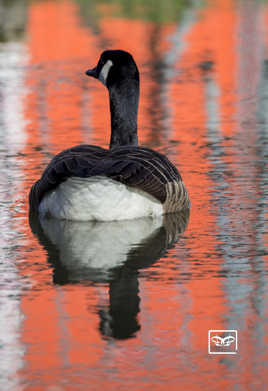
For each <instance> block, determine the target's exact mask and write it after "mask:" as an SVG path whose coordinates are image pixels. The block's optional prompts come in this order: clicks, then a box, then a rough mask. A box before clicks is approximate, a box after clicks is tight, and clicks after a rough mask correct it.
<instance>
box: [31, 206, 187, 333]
mask: <svg viewBox="0 0 268 391" xmlns="http://www.w3.org/2000/svg"><path fill="white" fill-rule="evenodd" d="M188 219H189V211H185V212H184V213H180V214H170V215H166V216H164V217H163V223H162V217H161V218H160V220H159V219H150V218H146V219H137V220H131V221H125V222H112V223H111V222H110V223H97V222H88V223H83V222H80V223H79V222H68V221H60V220H53V219H49V220H43V221H42V222H41V224H40V222H39V220H38V218H37V216H35V215H32V216H30V218H29V222H30V226H31V229H32V232H33V233H34V234H35V235H36V236H37V237H38V239H39V242H40V244H41V245H42V246H43V247H44V248H45V250H46V251H47V254H48V262H49V263H50V264H51V265H52V267H53V282H54V283H55V284H60V285H63V284H70V283H86V284H96V283H108V284H109V306H108V307H107V308H105V307H103V306H102V307H100V308H99V309H98V313H99V316H100V331H101V333H102V335H103V336H104V337H113V338H117V339H125V338H130V337H132V336H134V334H135V333H136V332H137V331H138V330H139V329H140V325H139V324H138V320H137V314H138V312H139V311H140V309H139V303H140V297H139V288H138V275H139V270H140V269H143V268H148V267H150V266H152V264H154V263H155V262H156V261H157V260H158V259H159V258H160V257H162V256H163V255H165V254H166V252H167V251H168V249H170V248H172V247H174V245H175V243H176V242H177V240H178V238H179V235H180V234H181V233H182V232H183V231H184V230H185V228H186V226H187V223H188ZM106 243H107V246H108V247H107V248H105V244H106ZM102 251H103V253H102ZM107 257H108V258H107ZM101 263H102V265H101Z"/></svg>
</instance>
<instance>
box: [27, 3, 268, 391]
mask: <svg viewBox="0 0 268 391" xmlns="http://www.w3.org/2000/svg"><path fill="white" fill-rule="evenodd" d="M104 10H105V8H104ZM236 12H237V11H236V8H235V6H234V3H233V2H232V1H231V0H228V1H224V0H218V1H215V2H213V4H211V5H210V6H209V7H207V8H204V9H203V10H201V11H194V13H195V17H194V18H193V20H192V21H191V22H190V23H189V25H188V30H187V32H186V33H185V36H183V40H184V44H185V45H184V47H183V49H182V50H181V52H180V54H179V55H178V58H176V59H175V63H174V73H173V75H172V77H171V78H167V80H165V83H164V85H165V88H166V89H165V94H164V102H163V101H161V99H159V101H155V100H154V99H153V98H154V96H155V95H157V94H158V95H160V92H163V91H162V89H163V86H162V85H161V83H159V82H158V80H157V78H156V77H155V75H156V73H155V72H156V69H155V68H154V65H155V64H154V63H155V59H156V58H157V59H158V60H161V59H163V58H164V59H165V58H167V55H168V53H169V52H170V51H172V50H175V49H176V48H174V47H172V45H173V43H171V41H170V40H169V37H170V36H171V35H172V34H175V32H176V29H177V27H178V26H176V24H172V23H170V24H163V25H161V27H159V25H158V24H156V23H153V22H148V21H146V20H129V19H124V18H111V17H110V16H109V17H105V15H104V17H103V18H101V19H100V22H99V26H98V27H99V31H98V33H97V34H96V33H94V32H93V31H92V30H91V29H90V28H86V27H81V26H82V22H81V20H80V19H79V16H78V7H77V5H75V3H73V2H71V1H62V2H52V1H50V2H35V3H33V4H31V5H30V7H29V13H28V26H27V33H28V36H29V39H28V42H27V44H28V51H29V54H30V59H29V71H28V77H27V88H28V91H29V93H28V95H27V100H26V102H25V117H26V119H27V121H28V125H27V132H28V143H27V145H26V147H25V150H24V151H23V152H24V153H25V155H26V156H27V159H25V162H24V163H25V164H24V169H25V183H24V189H25V192H28V190H29V188H30V185H31V184H32V183H33V181H35V180H36V179H37V178H38V176H39V175H40V173H41V172H42V169H43V168H44V167H45V165H46V164H47V163H48V161H49V160H50V158H51V155H52V154H54V153H57V152H59V151H60V150H62V149H64V148H67V147H70V146H72V145H75V144H78V143H81V142H90V143H97V144H100V145H103V146H107V144H108V142H109V107H108V96H107V92H106V91H105V90H104V88H103V86H102V85H100V83H98V82H97V81H96V80H88V79H87V78H86V76H85V75H84V71H85V70H86V69H87V68H88V67H93V66H95V65H96V62H97V60H98V57H99V54H100V52H101V51H102V50H103V49H104V47H103V46H104V42H109V44H110V45H111V47H112V48H122V49H125V50H129V51H130V52H131V53H132V54H133V56H134V58H135V60H136V62H137V64H138V66H139V68H140V70H141V83H142V84H141V102H140V104H141V107H140V112H139V128H140V129H141V132H140V140H141V142H142V143H143V144H146V145H148V146H152V147H157V148H161V147H164V148H166V149H167V151H168V152H167V154H168V156H169V157H170V159H172V160H173V161H174V162H175V163H176V165H177V166H178V168H179V169H180V171H181V173H182V176H183V178H184V181H185V183H186V185H187V187H188V189H189V192H190V195H191V200H192V210H191V220H190V224H189V228H188V230H187V231H186V233H185V235H186V238H184V239H182V244H181V245H178V246H177V247H176V248H174V249H172V250H171V251H170V252H169V253H168V255H167V257H163V258H161V259H160V261H159V262H158V263H157V267H155V265H154V266H152V268H151V269H150V268H149V269H147V271H148V273H149V272H150V271H152V272H154V273H155V274H156V275H157V273H158V274H159V276H160V277H161V278H160V277H159V280H157V279H156V280H153V279H152V280H151V279H149V278H148V279H146V278H140V279H139V297H140V299H141V302H140V312H139V314H138V323H139V324H140V325H141V329H140V331H139V332H138V333H137V334H136V338H130V339H127V340H124V341H115V340H111V339H107V340H106V339H105V338H102V337H101V334H100V316H99V313H100V309H103V308H106V307H107V302H108V288H107V284H103V285H100V286H97V287H96V286H85V285H79V284H77V285H73V286H70V285H66V286H59V285H56V284H55V285H54V284H53V277H54V276H53V270H52V267H51V265H50V263H49V262H51V260H48V259H47V256H46V253H45V251H44V250H43V248H42V246H39V245H38V244H36V239H35V238H34V237H33V235H32V234H31V233H30V229H28V228H27V229H25V228H24V227H21V229H22V230H23V231H24V232H25V234H26V235H27V247H30V248H32V249H33V250H32V253H31V255H30V256H29V253H28V252H27V248H25V251H24V253H23V254H22V256H23V257H25V258H27V257H29V264H28V265H27V271H26V273H29V274H30V275H31V276H32V280H33V289H32V290H29V291H28V292H27V294H26V295H24V296H23V297H22V302H21V308H22V311H23V313H24V314H25V320H24V327H23V333H22V336H21V338H22V341H23V342H24V343H25V345H26V347H27V351H26V353H25V356H24V360H25V363H26V364H25V368H24V370H23V371H22V374H23V376H24V378H25V382H26V383H27V391H30V390H35V391H38V390H44V389H46V387H48V386H52V385H61V387H62V389H64V390H76V389H87V388H88V387H89V388H90V389H93V390H99V389H100V388H102V387H103V388H107V389H111V390H112V389H114V388H116V387H121V388H122V385H124V387H125V386H126V387H127V388H128V389H130V390H136V389H137V388H138V389H142V390H147V389H151V387H152V385H153V387H154V389H156V390H159V391H162V390H164V389H166V387H168V388H169V389H170V390H174V391H175V390H176V391H177V390H178V389H180V388H183V389H189V390H191V389H194V390H201V389H203V388H204V385H208V387H209V389H214V387H215V382H216V383H217V390H227V389H230V388H231V387H232V386H233V385H234V384H240V385H243V386H246V387H248V385H250V384H253V383H254V381H255V380H254V376H256V373H255V372H254V369H252V363H251V362H250V360H245V358H244V357H245V355H247V354H249V355H250V354H254V341H251V340H250V333H249V331H248V330H246V331H244V330H240V332H241V334H242V333H243V338H242V340H243V345H242V346H241V354H242V355H243V356H242V355H241V357H242V358H241V357H240V358H239V357H236V358H235V357H232V358H230V357H229V358H228V360H236V362H237V364H232V363H233V361H229V362H227V361H226V362H227V364H222V358H221V357H210V356H208V354H207V332H208V330H209V329H221V328H224V327H225V324H226V318H228V313H229V312H231V310H233V311H234V308H232V303H231V300H230V297H229V296H228V295H229V291H228V289H230V287H229V286H228V281H227V283H226V281H225V280H223V279H222V278H221V277H220V272H221V269H222V267H223V265H224V262H225V261H226V259H225V256H226V253H227V252H228V250H226V249H225V248H224V247H221V246H223V242H222V240H221V239H220V238H218V237H217V235H216V234H215V233H216V232H217V233H221V234H222V232H223V231H224V227H223V226H222V225H221V221H220V207H218V209H217V207H216V206H215V203H213V200H214V198H213V194H212V191H211V189H214V190H215V188H216V186H217V183H216V180H215V179H214V178H213V177H212V176H211V175H208V173H209V172H210V171H213V170H214V169H216V168H217V163H215V161H214V160H212V159H211V153H212V149H211V146H210V144H211V139H210V134H209V129H208V128H209V126H208V123H209V121H210V116H213V115H214V114H215V113H214V112H212V111H209V110H210V109H209V108H208V105H207V100H208V99H207V94H210V90H209V88H210V86H213V85H216V86H217V88H218V90H219V91H220V93H219V95H218V96H217V98H216V99H215V101H217V105H218V106H217V110H218V111H217V112H218V113H219V115H220V120H219V121H220V123H218V124H217V126H218V128H219V127H220V132H219V133H220V134H219V135H217V137H218V138H219V139H220V146H221V147H222V148H223V149H224V148H225V149H228V151H230V153H229V154H225V155H224V156H222V158H221V159H222V162H223V163H225V164H227V165H228V167H229V170H230V171H232V172H235V173H237V172H239V170H240V169H241V166H240V163H239V159H240V157H241V156H240V155H237V154H236V148H237V144H236V143H237V141H235V139H232V140H231V139H230V138H231V137H235V136H236V134H237V133H238V132H239V126H237V124H236V123H235V120H234V118H235V116H236V114H237V111H236V110H237V109H236V108H235V103H237V102H236V99H237V96H236V95H235V91H236V88H237V79H236V73H237V69H238V60H237V54H236V46H235V45H236V41H235V38H234V35H235V32H236V28H237V24H238V21H237V14H236ZM48 26H49V28H48ZM179 27H180V26H179ZM209 61H212V62H213V63H212V68H211V69H208V71H207V70H206V69H204V68H206V62H209ZM209 83H210V84H209ZM213 83H214V84H213ZM156 103H157V104H156ZM158 105H159V112H160V113H161V115H162V114H163V116H164V114H165V113H166V106H168V108H169V126H168V129H164V130H162V129H161V131H159V132H155V121H159V124H161V123H163V122H164V120H163V119H162V118H161V119H159V118H158V117H157V110H156V107H155V106H157V108H158ZM161 121H162V122H161ZM157 123H158V122H157ZM226 136H227V138H226ZM254 137H255V136H254V135H253V139H252V140H251V142H254V141H255V140H254ZM169 140H173V142H174V143H173V144H172V145H171V144H169ZM251 152H252V151H251ZM255 152H256V151H255ZM255 152H254V151H253V152H252V156H251V158H252V159H255V158H256V156H255V155H254V154H255ZM234 156H235V157H236V158H237V161H236V160H235V159H234ZM254 175H255V171H254V170H253V171H252V173H251V177H253V176H254ZM228 186H229V190H230V193H233V194H241V191H240V190H241V187H240V186H241V183H240V182H239V177H238V175H237V174H235V175H234V177H232V178H231V179H230V180H229V181H228ZM242 198H243V200H242V201H243V205H244V206H245V208H246V207H247V205H248V207H249V208H250V207H251V205H252V202H255V201H251V200H250V198H249V197H247V194H245V193H242ZM240 200H241V199H240V198H239V199H238V200H235V202H234V206H237V204H238V203H239V202H240ZM25 213H26V206H25ZM247 217H248V214H247V213H246V212H245V210H244V211H241V212H239V215H238V217H236V218H233V213H232V211H229V214H227V220H228V222H229V223H230V221H231V223H230V225H231V224H234V226H236V225H237V226H240V225H239V224H240V220H239V219H244V220H246V219H247ZM251 217H252V219H253V220H254V216H251ZM245 230H249V233H250V234H252V235H255V231H254V229H252V230H251V228H248V227H247V228H245ZM266 239H267V238H266ZM266 242H267V241H266ZM254 245H255V242H254V240H253V241H252V247H254ZM25 247H26V246H25ZM249 247H250V245H249ZM219 248H220V249H221V251H220V250H219ZM222 248H223V249H224V250H222ZM227 255H228V254H227ZM266 260H267V256H266ZM182 266H183V268H184V269H183V268H181V269H180V268H179V267H182ZM211 269H213V273H212V274H210V272H211ZM198 270H200V276H197V277H196V275H197V274H198V273H197V271H198ZM21 272H22V273H25V270H22V271H21ZM178 281H179V283H178ZM239 283H241V284H245V285H246V286H249V287H251V283H250V281H248V280H247V278H245V279H244V280H243V279H241V280H239ZM103 302H104V304H103ZM242 315H243V321H244V322H245V323H246V324H248V325H249V324H250V323H251V322H252V323H254V324H256V323H257V320H258V319H257V315H256V313H255V312H254V311H249V312H248V313H245V312H243V313H242ZM266 331H267V330H266ZM266 338H267V332H266ZM266 359H267V357H266ZM226 360H227V359H226ZM230 363H231V364H232V365H233V366H232V365H231V364H230ZM228 365H230V367H231V368H232V371H233V372H231V374H230V373H229V372H228ZM239 366H240V367H239ZM258 370H259V373H258V374H259V375H261V376H262V378H263V379H264V377H265V379H266V380H268V379H267V374H265V372H264V370H262V369H258ZM85 387H86V388H85Z"/></svg>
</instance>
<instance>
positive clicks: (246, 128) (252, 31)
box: [238, 1, 267, 376]
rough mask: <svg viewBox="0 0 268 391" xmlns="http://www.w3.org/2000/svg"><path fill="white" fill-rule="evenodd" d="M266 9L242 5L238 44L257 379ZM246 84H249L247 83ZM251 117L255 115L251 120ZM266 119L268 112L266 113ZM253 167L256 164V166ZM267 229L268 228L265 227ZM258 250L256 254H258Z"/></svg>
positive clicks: (263, 279)
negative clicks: (249, 205)
mask: <svg viewBox="0 0 268 391" xmlns="http://www.w3.org/2000/svg"><path fill="white" fill-rule="evenodd" d="M264 15H265V6H264V5H262V4H259V3H258V4H253V3H252V2H250V1H246V2H244V3H241V4H240V26H239V27H240V30H239V33H240V37H241V39H240V40H239V41H238V42H239V46H238V54H239V75H240V78H239V82H240V83H239V89H240V90H239V94H240V96H241V97H242V99H241V100H240V102H239V106H238V107H239V119H240V121H241V131H240V135H241V136H242V135H243V140H238V141H240V142H241V141H242V142H243V144H242V145H243V146H244V149H245V150H246V151H247V154H246V156H247V158H246V159H245V153H243V154H241V155H240V159H241V161H242V162H244V161H245V160H246V165H245V168H246V169H247V176H248V178H247V181H248V182H249V183H250V185H251V187H252V188H253V189H255V192H254V194H253V198H254V200H255V203H256V204H255V205H254V208H253V210H252V211H250V210H249V218H250V219H251V220H252V221H251V224H250V227H251V230H252V232H253V237H254V241H253V243H252V245H251V247H250V246H249V248H248V254H249V263H250V267H251V271H252V274H254V278H253V279H252V283H251V285H252V286H251V287H250V291H249V293H248V300H249V303H250V304H251V309H252V312H253V313H254V315H255V316H254V317H252V319H251V327H252V329H253V330H254V333H252V334H251V339H252V341H251V345H252V346H253V347H254V348H253V351H252V354H251V360H250V361H251V362H252V367H253V368H254V376H257V371H256V366H255V365H254V364H255V362H256V357H258V356H259V355H260V353H261V351H262V350H263V346H265V331H264V327H263V326H264V324H263V321H264V316H265V310H264V308H263V305H264V301H263V298H264V289H265V287H267V274H266V267H265V262H264V260H263V256H262V255H259V252H260V249H261V248H262V244H261V242H262V240H261V238H262V230H263V228H264V226H265V222H264V221H263V207H262V205H258V200H261V204H262V202H265V198H266V199H267V196H266V197H265V194H264V193H263V188H262V185H263V183H262V175H260V167H261V166H262V165H263V163H264V161H263V160H262V159H260V157H261V158H262V156H260V155H258V148H259V145H258V141H259V140H258V138H259V137H260V136H259V126H258V124H257V123H256V117H255V116H256V115H257V112H258V101H261V100H262V96H261V94H258V92H259V91H258V86H259V83H260V82H261V79H262V77H263V76H265V75H264V74H262V68H261V64H262V63H263V59H264V56H265V50H264V48H265V36H266V34H265V30H266V29H265V19H264ZM245 80H246V81H247V82H246V83H245ZM248 113H252V116H249V114H248ZM263 114H264V115H265V112H264V113H263ZM252 135H253V136H252ZM253 163H254V164H253ZM266 227H267V225H266ZM256 250H257V251H256Z"/></svg>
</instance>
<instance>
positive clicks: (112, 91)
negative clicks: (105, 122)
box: [109, 80, 139, 149]
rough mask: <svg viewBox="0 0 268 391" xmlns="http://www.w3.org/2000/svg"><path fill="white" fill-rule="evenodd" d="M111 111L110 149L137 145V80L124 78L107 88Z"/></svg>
mask: <svg viewBox="0 0 268 391" xmlns="http://www.w3.org/2000/svg"><path fill="white" fill-rule="evenodd" d="M109 97H110V111H111V140H110V149H111V148H114V147H117V146H123V145H138V135H137V115H138V104H139V81H138V80H125V81H122V82H120V83H118V84H114V85H113V86H110V88H109Z"/></svg>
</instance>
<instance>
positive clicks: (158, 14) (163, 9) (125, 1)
mask: <svg viewBox="0 0 268 391" xmlns="http://www.w3.org/2000/svg"><path fill="white" fill-rule="evenodd" d="M76 2H77V3H79V5H80V7H81V11H82V15H83V17H84V19H85V20H86V21H87V22H88V21H90V23H91V21H92V15H93V14H95V15H96V10H99V12H98V13H97V16H98V17H100V16H102V15H100V13H101V14H103V13H104V14H105V13H106V12H107V13H108V14H109V15H110V16H113V17H124V18H129V19H144V20H148V21H152V22H155V23H166V22H174V21H177V20H178V19H180V16H181V15H182V13H183V11H184V10H185V9H186V8H188V7H190V6H191V5H192V3H193V2H192V1H191V0H165V1H163V0H93V1H92V0H76ZM200 3H201V2H200Z"/></svg>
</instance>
